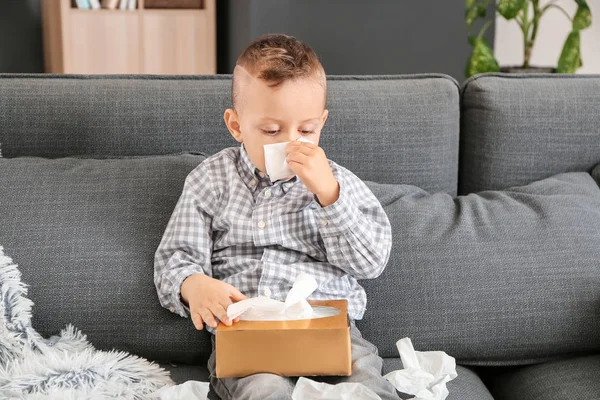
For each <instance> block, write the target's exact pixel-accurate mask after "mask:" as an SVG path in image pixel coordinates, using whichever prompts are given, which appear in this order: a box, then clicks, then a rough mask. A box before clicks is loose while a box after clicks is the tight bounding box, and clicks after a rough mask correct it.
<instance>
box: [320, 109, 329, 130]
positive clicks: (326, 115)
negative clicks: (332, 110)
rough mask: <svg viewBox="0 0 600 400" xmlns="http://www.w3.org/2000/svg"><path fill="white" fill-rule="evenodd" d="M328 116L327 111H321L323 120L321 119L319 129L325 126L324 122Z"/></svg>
mask: <svg viewBox="0 0 600 400" xmlns="http://www.w3.org/2000/svg"><path fill="white" fill-rule="evenodd" d="M328 116H329V110H323V118H322V119H321V128H322V127H323V125H325V121H327V117H328Z"/></svg>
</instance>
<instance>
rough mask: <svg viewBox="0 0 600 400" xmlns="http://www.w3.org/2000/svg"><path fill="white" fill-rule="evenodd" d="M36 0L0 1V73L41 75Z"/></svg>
mask: <svg viewBox="0 0 600 400" xmlns="http://www.w3.org/2000/svg"><path fill="white" fill-rule="evenodd" d="M41 26H42V24H41V14H40V0H0V72H43V71H44V58H43V48H42V28H41Z"/></svg>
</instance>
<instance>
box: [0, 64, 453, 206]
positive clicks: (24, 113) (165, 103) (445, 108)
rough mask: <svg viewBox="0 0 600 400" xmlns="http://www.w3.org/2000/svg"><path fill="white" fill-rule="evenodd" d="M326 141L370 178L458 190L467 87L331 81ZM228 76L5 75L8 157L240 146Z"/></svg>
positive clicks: (330, 150)
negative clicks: (462, 97)
mask: <svg viewBox="0 0 600 400" xmlns="http://www.w3.org/2000/svg"><path fill="white" fill-rule="evenodd" d="M328 79H329V82H328V109H329V111H330V112H329V119H328V121H327V123H326V125H325V128H324V130H323V136H322V139H321V140H322V146H323V148H324V149H325V151H326V152H327V155H328V156H329V158H331V159H332V160H334V161H336V162H338V163H339V164H341V165H343V166H345V167H347V168H349V169H350V170H351V171H353V172H354V173H355V174H356V175H358V176H359V177H360V178H362V179H366V180H372V181H376V182H383V183H408V184H412V185H415V186H419V187H422V188H424V189H425V190H428V191H431V192H438V191H444V192H448V193H451V194H456V187H457V176H458V161H457V160H458V132H459V88H458V85H457V84H456V82H455V81H454V80H453V79H452V78H449V77H447V76H445V75H410V76H389V77H385V76H375V77H369V76H361V77H357V76H354V77H353V76H345V77H335V76H331V77H328ZM230 92H231V80H230V77H229V76H185V77H183V76H180V77H167V76H162V77H161V76H158V77H157V76H115V75H111V76H69V75H55V76H52V75H50V76H49V75H0V126H1V127H2V130H1V131H0V143H1V144H2V151H3V154H4V156H5V157H16V156H24V155H26V156H40V157H52V158H54V157H64V156H71V155H80V154H88V155H102V156H106V155H114V156H122V155H149V154H165V153H176V152H181V151H202V152H206V153H208V154H213V153H216V152H217V151H219V150H221V149H223V148H225V147H229V146H233V145H235V144H236V142H235V141H234V140H233V139H232V138H231V135H230V134H229V132H228V131H227V129H226V127H225V124H224V122H223V112H224V110H225V109H226V108H227V107H230V106H231V100H230Z"/></svg>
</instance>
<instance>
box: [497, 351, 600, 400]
mask: <svg viewBox="0 0 600 400" xmlns="http://www.w3.org/2000/svg"><path fill="white" fill-rule="evenodd" d="M486 382H487V384H488V386H489V387H490V391H491V392H492V394H493V395H494V398H495V399H497V400H563V399H589V400H592V399H600V354H599V355H591V356H586V357H577V358H569V359H566V360H560V361H553V362H547V363H543V364H537V365H530V366H526V367H518V368H509V369H506V370H504V371H498V370H496V371H493V373H491V374H490V376H489V380H486Z"/></svg>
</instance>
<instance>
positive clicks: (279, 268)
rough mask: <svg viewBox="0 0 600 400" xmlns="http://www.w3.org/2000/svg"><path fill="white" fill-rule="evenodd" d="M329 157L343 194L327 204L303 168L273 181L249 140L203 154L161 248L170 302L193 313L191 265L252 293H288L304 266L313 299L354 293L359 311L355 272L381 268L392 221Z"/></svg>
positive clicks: (159, 271)
mask: <svg viewBox="0 0 600 400" xmlns="http://www.w3.org/2000/svg"><path fill="white" fill-rule="evenodd" d="M330 166H331V169H332V171H333V174H334V176H335V177H336V179H337V180H338V182H339V184H340V195H339V198H338V200H337V201H336V202H335V203H334V204H332V205H330V206H327V207H321V205H320V204H319V203H318V201H317V200H316V198H315V196H314V195H313V194H312V193H311V192H309V191H308V189H307V188H306V186H304V184H303V183H302V182H301V181H300V180H299V179H297V178H296V177H294V178H292V179H290V180H287V181H277V182H276V183H274V184H272V183H271V181H270V180H269V177H268V176H266V175H265V174H264V173H262V172H260V171H259V170H258V169H257V168H256V167H255V166H254V165H253V164H252V162H251V161H250V159H249V157H248V154H247V153H246V151H245V150H244V148H243V145H242V146H241V147H235V148H228V149H225V150H223V151H221V152H219V153H217V154H215V155H214V156H212V157H210V158H207V159H206V160H204V161H203V162H202V163H201V164H200V165H199V166H198V167H196V168H195V169H194V170H193V171H192V172H191V173H190V174H189V175H188V176H187V178H186V180H185V184H184V187H183V192H182V194H181V197H180V198H179V201H178V202H177V205H176V206H175V210H174V211H173V214H172V216H171V219H170V221H169V223H168V225H167V228H166V230H165V233H164V235H163V238H162V241H161V243H160V245H159V247H158V249H157V251H156V255H155V263H154V265H155V270H154V282H155V284H156V289H157V292H158V297H159V299H160V303H161V304H162V305H163V307H165V308H167V309H169V310H170V311H172V312H175V313H177V314H179V315H181V316H183V317H186V316H189V309H188V308H187V307H186V306H185V305H184V304H183V303H182V301H181V298H180V288H181V284H182V283H183V281H184V280H185V279H186V278H187V277H188V276H190V275H192V274H197V273H202V274H206V275H209V276H212V277H213V278H216V279H219V280H222V281H225V282H228V283H230V284H231V285H233V286H234V287H236V288H237V289H238V290H240V291H241V292H242V293H244V294H245V295H246V296H248V297H255V296H259V295H263V296H268V297H271V298H273V299H277V300H285V296H286V295H287V293H288V291H289V290H290V288H291V287H292V284H293V283H294V280H295V278H296V276H297V275H298V274H299V273H300V272H305V273H307V274H310V275H312V276H313V277H314V278H315V279H316V281H317V283H318V285H319V286H318V288H317V290H316V291H315V292H314V293H313V294H312V295H311V296H310V297H309V299H347V300H348V312H349V315H350V318H352V319H361V318H362V316H363V314H364V311H365V306H366V302H367V297H366V294H365V291H364V289H363V288H362V287H361V286H360V285H359V284H358V282H357V279H369V278H376V277H377V276H379V275H380V274H381V272H382V271H383V269H384V268H385V265H386V263H387V260H388V258H389V253H390V248H391V241H392V234H391V228H390V224H389V221H388V218H387V216H386V214H385V212H384V211H383V208H382V207H381V205H380V203H379V201H378V200H377V199H376V198H375V196H374V195H373V193H372V192H371V191H370V190H369V189H368V188H367V187H366V185H365V184H364V183H363V182H362V181H361V180H360V179H359V178H357V177H356V176H355V175H354V174H352V173H351V172H350V171H348V170H347V169H345V168H343V167H341V166H339V165H337V164H336V163H334V162H332V161H330Z"/></svg>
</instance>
